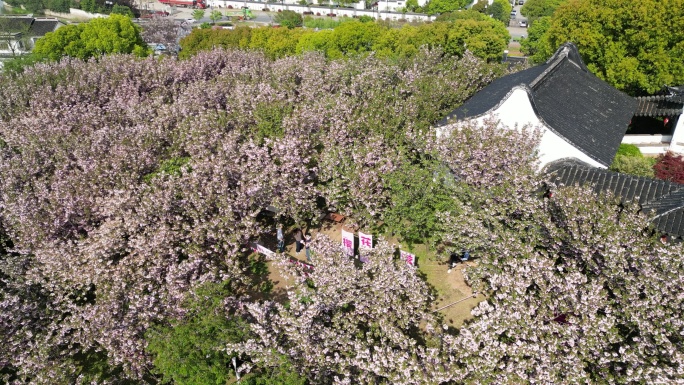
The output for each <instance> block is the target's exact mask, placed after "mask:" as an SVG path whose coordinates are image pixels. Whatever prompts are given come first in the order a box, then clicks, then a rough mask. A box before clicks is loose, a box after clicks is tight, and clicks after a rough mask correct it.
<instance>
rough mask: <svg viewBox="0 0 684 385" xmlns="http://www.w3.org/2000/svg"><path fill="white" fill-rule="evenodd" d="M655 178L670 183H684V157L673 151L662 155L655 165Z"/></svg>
mask: <svg viewBox="0 0 684 385" xmlns="http://www.w3.org/2000/svg"><path fill="white" fill-rule="evenodd" d="M653 170H654V171H655V177H656V178H658V179H662V180H668V181H670V182H676V183H684V157H682V156H681V155H677V154H675V153H673V152H671V151H668V152H667V153H666V154H663V155H660V156H659V157H658V161H657V162H656V164H655V165H653Z"/></svg>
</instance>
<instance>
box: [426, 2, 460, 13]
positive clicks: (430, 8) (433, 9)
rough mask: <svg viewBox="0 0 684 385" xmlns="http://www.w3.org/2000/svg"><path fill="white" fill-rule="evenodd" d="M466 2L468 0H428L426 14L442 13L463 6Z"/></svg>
mask: <svg viewBox="0 0 684 385" xmlns="http://www.w3.org/2000/svg"><path fill="white" fill-rule="evenodd" d="M468 3H469V1H468V0H430V2H429V3H427V5H426V9H427V13H428V15H434V14H437V13H439V14H442V13H447V12H453V11H456V10H459V9H462V8H465V6H466V5H467V4H468Z"/></svg>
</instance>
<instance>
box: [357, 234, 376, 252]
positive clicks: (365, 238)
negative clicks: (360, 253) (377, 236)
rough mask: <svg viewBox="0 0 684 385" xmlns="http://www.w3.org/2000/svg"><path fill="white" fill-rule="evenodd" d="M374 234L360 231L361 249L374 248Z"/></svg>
mask: <svg viewBox="0 0 684 385" xmlns="http://www.w3.org/2000/svg"><path fill="white" fill-rule="evenodd" d="M372 248H373V236H372V235H370V234H364V233H362V232H360V231H359V249H372Z"/></svg>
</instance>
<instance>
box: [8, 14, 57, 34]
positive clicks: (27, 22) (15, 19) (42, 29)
mask: <svg viewBox="0 0 684 385" xmlns="http://www.w3.org/2000/svg"><path fill="white" fill-rule="evenodd" d="M0 17H1V18H2V22H3V23H7V24H5V25H6V26H7V27H6V28H5V30H7V31H12V32H13V33H27V35H28V36H33V37H39V36H44V35H45V34H46V33H48V32H52V31H54V30H55V29H56V28H57V26H58V25H59V24H61V23H60V21H59V20H57V19H35V18H33V17H32V16H0Z"/></svg>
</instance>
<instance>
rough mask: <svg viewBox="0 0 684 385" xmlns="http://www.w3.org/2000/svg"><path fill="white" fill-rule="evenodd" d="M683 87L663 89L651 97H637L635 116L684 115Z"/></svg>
mask: <svg viewBox="0 0 684 385" xmlns="http://www.w3.org/2000/svg"><path fill="white" fill-rule="evenodd" d="M682 88H683V87H681V86H680V87H665V89H663V90H662V91H661V92H659V93H658V94H656V95H651V96H639V97H637V98H636V99H637V102H638V103H639V104H638V106H637V109H636V112H635V113H634V115H635V116H654V117H656V116H678V115H681V114H683V113H684V90H683V89H682Z"/></svg>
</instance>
